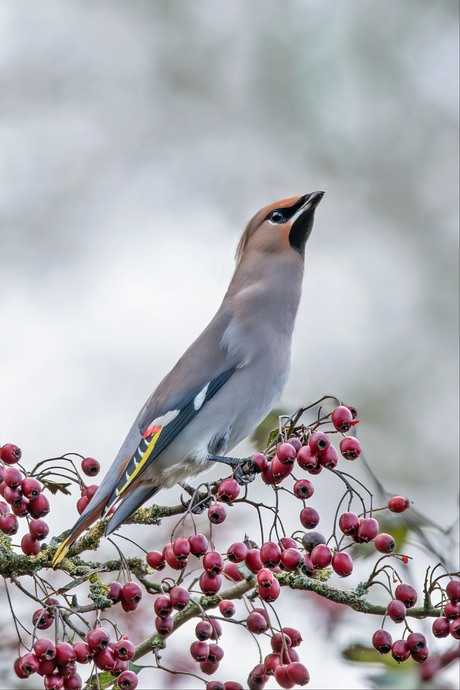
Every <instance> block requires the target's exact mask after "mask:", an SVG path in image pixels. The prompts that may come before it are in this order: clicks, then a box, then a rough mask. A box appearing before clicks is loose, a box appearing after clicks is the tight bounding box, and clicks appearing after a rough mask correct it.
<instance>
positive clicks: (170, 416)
mask: <svg viewBox="0 0 460 690" xmlns="http://www.w3.org/2000/svg"><path fill="white" fill-rule="evenodd" d="M179 412H180V410H170V411H169V412H166V414H164V415H162V416H161V417H157V418H156V419H154V420H153V422H152V423H151V424H149V426H151V427H152V426H167V425H168V424H171V422H172V421H174V420H175V419H176V417H177V415H178V414H179Z"/></svg>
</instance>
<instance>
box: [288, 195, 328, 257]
mask: <svg viewBox="0 0 460 690" xmlns="http://www.w3.org/2000/svg"><path fill="white" fill-rule="evenodd" d="M323 196H324V192H311V193H310V194H305V196H304V197H301V202H302V203H301V206H300V207H299V210H298V211H297V212H296V213H295V215H294V216H293V217H292V220H291V230H290V232H289V243H290V245H291V247H292V248H293V249H295V250H296V251H298V252H300V253H301V254H303V252H304V249H305V244H306V242H307V240H308V238H309V237H310V233H311V231H312V228H313V219H314V215H315V209H316V207H317V206H318V204H319V202H320V201H321V199H322V198H323Z"/></svg>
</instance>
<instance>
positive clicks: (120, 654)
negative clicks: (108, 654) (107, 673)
mask: <svg viewBox="0 0 460 690" xmlns="http://www.w3.org/2000/svg"><path fill="white" fill-rule="evenodd" d="M135 651H136V648H135V647H134V645H133V643H132V642H131V640H126V639H123V640H119V641H118V642H117V644H116V645H115V647H114V648H113V653H114V655H115V657H116V658H117V659H123V661H129V660H130V659H132V658H133V656H134V653H135Z"/></svg>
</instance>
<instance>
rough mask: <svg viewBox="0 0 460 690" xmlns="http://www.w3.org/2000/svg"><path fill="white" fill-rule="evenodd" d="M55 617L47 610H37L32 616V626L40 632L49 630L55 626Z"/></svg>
mask: <svg viewBox="0 0 460 690" xmlns="http://www.w3.org/2000/svg"><path fill="white" fill-rule="evenodd" d="M53 620H54V619H53V617H52V615H51V613H50V612H49V611H48V610H47V609H37V611H35V613H34V614H33V616H32V625H33V626H34V627H35V626H36V627H37V628H38V630H47V629H48V628H50V627H51V626H52V625H53Z"/></svg>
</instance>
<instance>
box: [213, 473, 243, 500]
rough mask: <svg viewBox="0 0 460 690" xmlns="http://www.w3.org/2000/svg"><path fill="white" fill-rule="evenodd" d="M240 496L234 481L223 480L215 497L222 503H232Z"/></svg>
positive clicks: (237, 485)
mask: <svg viewBox="0 0 460 690" xmlns="http://www.w3.org/2000/svg"><path fill="white" fill-rule="evenodd" d="M239 494H240V486H239V484H238V482H237V481H236V479H224V481H223V482H221V483H220V484H219V488H218V490H217V495H218V496H219V498H220V500H221V501H223V502H224V503H233V501H235V500H236V499H237V498H238V496H239Z"/></svg>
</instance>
